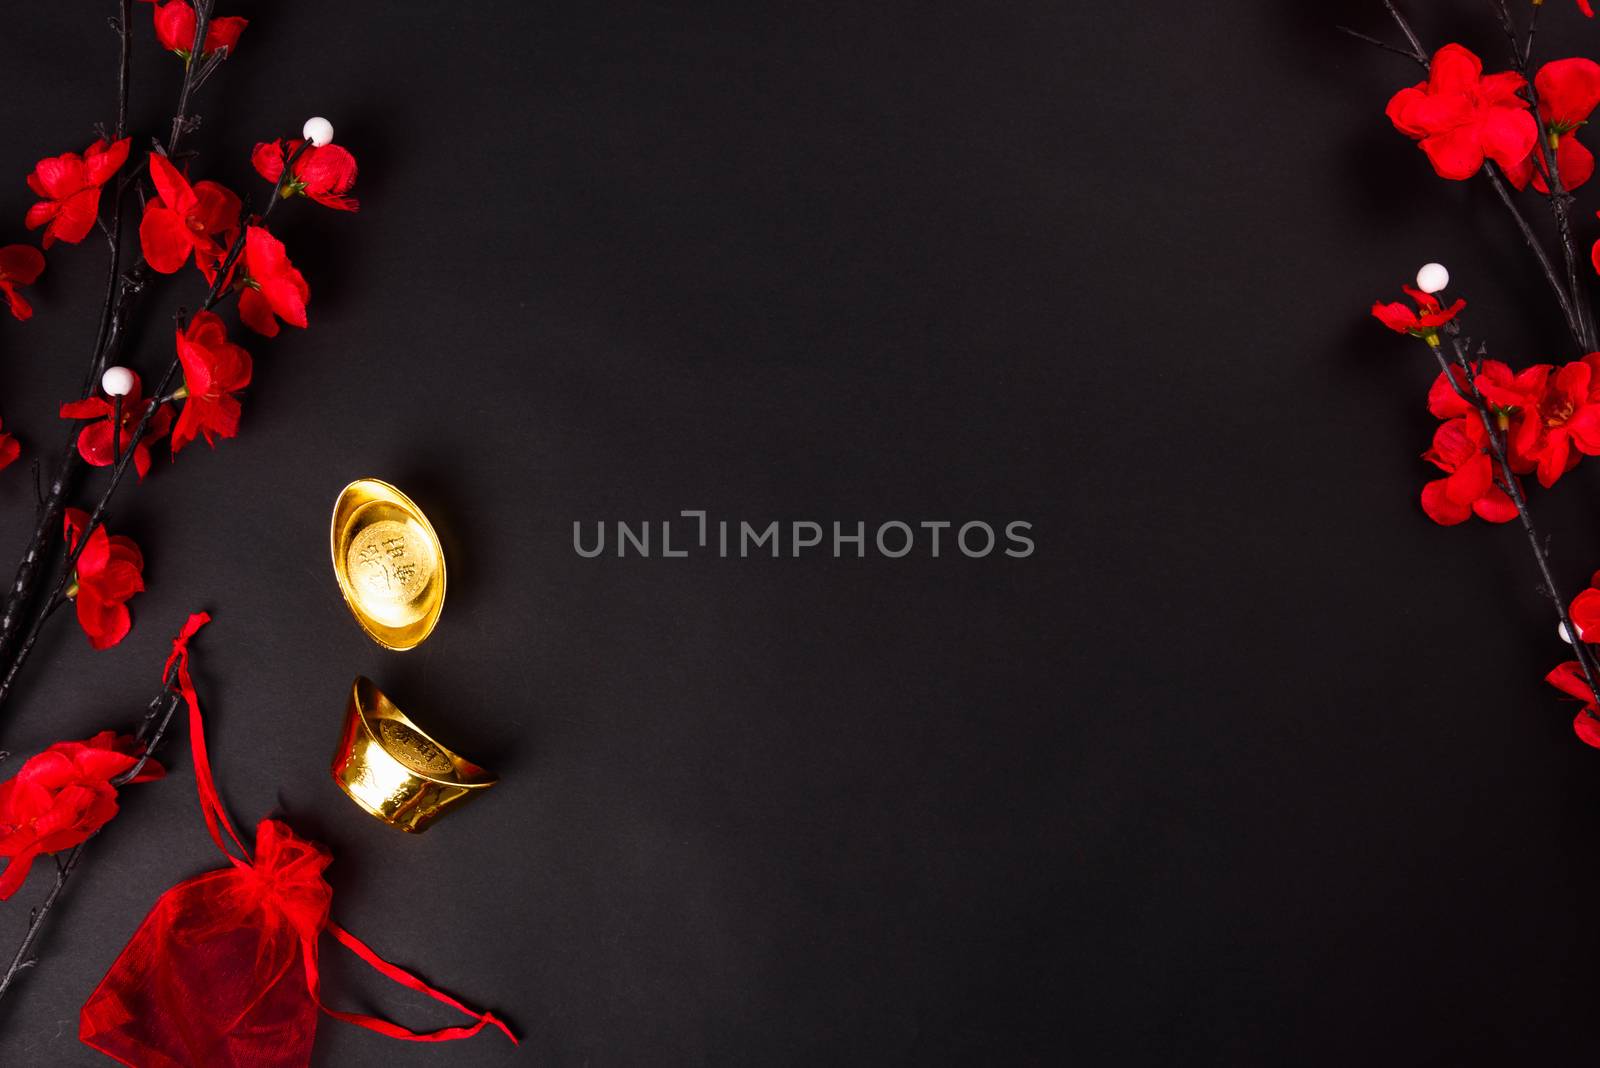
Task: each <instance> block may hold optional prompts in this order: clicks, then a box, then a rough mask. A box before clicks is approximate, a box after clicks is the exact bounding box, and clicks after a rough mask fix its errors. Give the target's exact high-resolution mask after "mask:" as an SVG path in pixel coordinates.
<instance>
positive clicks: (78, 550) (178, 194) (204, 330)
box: [0, 141, 353, 707]
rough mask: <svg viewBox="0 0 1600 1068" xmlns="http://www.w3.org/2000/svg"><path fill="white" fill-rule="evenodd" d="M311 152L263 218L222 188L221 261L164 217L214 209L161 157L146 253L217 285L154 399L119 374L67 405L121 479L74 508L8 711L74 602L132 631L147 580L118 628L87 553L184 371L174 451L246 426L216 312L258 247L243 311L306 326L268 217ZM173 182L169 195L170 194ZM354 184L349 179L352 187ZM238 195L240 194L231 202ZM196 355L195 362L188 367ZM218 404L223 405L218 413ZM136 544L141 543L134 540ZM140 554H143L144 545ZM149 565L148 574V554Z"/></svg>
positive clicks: (17, 658) (264, 324) (101, 640)
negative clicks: (196, 270) (105, 389)
mask: <svg viewBox="0 0 1600 1068" xmlns="http://www.w3.org/2000/svg"><path fill="white" fill-rule="evenodd" d="M262 147H264V146H257V153H256V154H257V155H259V154H260V149H261V148H262ZM330 147H335V146H330ZM311 151H313V146H312V144H311V142H309V141H302V142H299V143H298V144H296V145H295V147H294V148H293V149H292V150H288V151H287V153H286V154H285V155H284V156H283V159H282V165H281V167H280V168H279V170H278V177H277V180H276V182H275V183H274V185H273V191H272V197H271V199H270V200H269V201H268V203H267V206H266V208H265V209H264V210H263V211H262V213H261V215H260V217H259V219H257V220H256V221H255V222H251V221H250V216H249V213H248V210H247V209H246V208H244V207H243V206H242V205H240V204H239V201H238V198H237V197H233V195H232V194H231V193H228V192H227V191H226V190H223V189H222V188H221V187H220V186H218V187H216V188H217V190H218V192H217V193H216V194H215V195H214V199H220V200H221V201H222V202H223V203H224V204H225V205H232V206H235V207H236V210H237V214H236V216H235V218H236V220H237V226H236V229H237V236H236V237H235V238H234V240H233V242H232V244H231V245H230V246H229V247H228V250H227V252H226V253H223V254H220V258H215V257H216V256H217V253H215V252H208V251H207V250H206V249H205V248H203V247H201V246H198V245H193V244H192V242H193V240H194V235H196V234H202V235H203V234H204V233H205V226H204V225H203V224H200V223H197V222H196V221H195V219H196V216H194V215H190V216H188V217H185V218H183V219H181V220H175V221H173V222H172V223H170V224H168V223H165V222H162V221H161V220H162V218H163V213H168V212H171V213H174V214H177V213H178V212H179V209H176V208H174V207H172V206H171V205H173V204H176V205H191V204H193V205H195V206H194V207H193V208H192V209H191V210H192V211H193V212H205V211H209V209H207V208H205V207H202V206H200V205H202V203H203V201H202V198H201V197H200V196H198V195H197V194H196V192H195V191H194V190H191V189H189V188H188V186H187V183H185V182H184V180H183V179H182V177H181V176H180V175H178V174H177V171H176V169H175V168H172V167H171V164H170V163H168V162H167V161H166V160H165V159H164V158H162V157H160V156H152V157H151V171H152V174H153V175H156V176H157V177H156V179H155V180H156V185H157V190H158V193H160V195H161V198H162V199H161V200H159V201H151V202H150V203H149V204H147V205H146V211H145V219H146V222H145V223H143V224H141V226H140V236H141V239H142V240H145V242H146V247H145V258H146V260H147V261H148V262H149V263H150V264H151V266H153V267H155V268H156V269H157V270H161V271H162V273H173V272H176V271H177V270H179V269H181V268H182V267H183V266H184V264H185V263H186V262H187V261H188V259H189V257H190V255H191V254H192V255H193V257H194V260H195V263H196V265H197V266H198V267H200V269H201V270H202V272H208V273H209V274H210V276H211V278H212V281H211V286H210V288H209V290H208V291H207V293H206V296H205V299H204V300H203V301H202V303H201V306H200V311H198V312H196V313H195V315H194V317H193V319H191V320H189V321H188V322H187V324H185V323H184V322H183V321H182V319H181V318H180V321H179V326H178V332H177V355H176V356H174V357H173V359H172V362H171V363H170V364H169V365H168V366H167V369H166V372H165V373H164V374H163V375H162V376H161V380H160V382H159V384H158V385H157V386H156V388H155V390H154V393H153V395H152V396H151V397H150V398H148V399H146V398H144V397H143V396H142V395H141V390H140V383H139V379H138V377H137V376H135V375H132V374H131V373H130V375H129V378H128V379H126V380H122V379H118V380H117V381H116V382H115V383H114V387H115V388H117V389H118V390H119V391H118V392H116V393H115V395H114V396H113V397H112V398H111V402H108V401H103V400H99V399H98V398H91V399H89V400H85V401H80V402H77V403H75V404H70V405H64V406H63V408H62V414H63V415H64V416H68V417H70V418H74V419H79V418H83V417H85V416H91V417H92V416H103V417H104V421H96V422H91V423H90V424H89V425H88V426H86V427H85V428H84V430H83V431H82V432H81V433H80V436H79V445H78V449H79V452H80V453H83V454H84V455H85V459H88V460H89V462H90V463H100V462H101V461H104V462H109V463H110V465H111V468H112V471H111V478H110V480H109V482H108V483H107V484H106V487H105V489H104V491H103V492H102V493H101V495H100V498H99V500H97V501H96V502H95V505H94V509H93V510H92V511H91V512H89V513H88V514H87V515H84V514H83V513H78V515H79V516H81V517H82V518H81V520H79V521H78V523H77V525H76V529H74V521H73V516H72V514H71V513H70V512H69V514H68V540H67V555H66V559H65V560H64V561H63V563H62V565H61V569H60V574H59V577H58V578H57V580H56V585H55V587H54V589H52V590H51V592H50V593H49V595H48V596H47V597H46V599H45V602H44V606H43V608H42V610H41V611H39V612H38V613H37V614H36V615H35V616H34V619H33V622H32V624H31V625H30V626H29V628H28V630H27V631H26V633H25V634H24V636H23V639H22V643H21V645H19V646H18V647H17V650H16V653H15V655H14V657H13V659H12V661H11V663H10V665H9V667H7V669H6V671H5V674H4V675H3V676H0V707H3V706H4V704H5V702H6V700H7V698H9V697H10V695H11V691H12V686H13V685H14V683H15V682H16V678H17V675H18V673H19V672H20V671H21V670H22V665H23V664H24V663H25V662H26V661H27V660H28V656H29V654H30V653H31V652H32V651H33V647H34V643H35V642H36V641H37V640H38V638H39V635H40V633H41V632H42V631H43V629H44V626H45V623H46V622H47V621H48V620H49V619H50V617H51V616H52V615H53V614H54V613H55V611H56V609H57V608H59V607H61V605H62V604H63V603H65V602H66V601H67V600H68V599H74V598H75V599H77V600H78V603H79V622H80V624H82V626H83V629H84V631H85V633H87V634H88V635H89V639H90V642H91V644H93V645H94V646H95V647H96V648H109V647H110V646H111V645H115V644H116V643H117V642H119V641H121V640H122V638H123V637H124V636H125V635H126V634H127V631H128V626H129V623H128V620H127V609H126V608H125V607H123V606H124V604H125V602H126V600H127V599H128V598H129V597H131V596H132V595H133V594H134V593H137V592H139V591H140V590H142V589H143V588H144V587H143V583H142V581H141V582H139V583H138V584H137V586H134V585H133V584H132V583H125V584H122V585H120V586H119V587H118V589H119V590H120V591H125V592H123V593H122V596H121V598H120V599H119V600H117V601H116V608H117V609H118V610H119V613H118V614H117V615H116V616H115V617H114V620H115V622H114V623H113V624H111V625H109V626H108V625H107V624H106V623H105V622H104V619H103V616H102V615H101V614H99V613H94V614H89V615H86V614H85V612H84V610H83V606H84V597H85V596H86V591H87V590H88V588H89V587H87V585H86V576H90V575H93V574H94V572H93V571H91V570H90V567H91V565H93V564H95V563H97V561H98V555H97V556H96V557H95V558H93V559H89V560H86V559H85V557H86V556H87V550H88V549H89V548H90V546H92V545H93V544H94V539H95V538H96V536H100V537H103V536H104V533H105V532H104V528H103V526H102V524H103V522H104V519H105V514H106V510H107V508H108V507H109V506H110V504H111V500H112V498H113V497H114V496H115V495H116V492H117V489H118V488H119V487H120V486H121V485H122V479H123V475H124V474H125V473H126V471H127V468H128V466H129V464H130V462H131V463H132V465H133V466H134V468H135V469H137V470H138V471H139V475H140V477H141V478H142V477H143V476H144V474H145V472H146V471H147V470H148V469H149V465H150V459H149V440H151V439H159V438H161V437H163V436H165V435H166V434H167V431H168V429H169V428H170V426H171V423H172V419H171V410H170V408H169V407H168V406H167V405H168V401H169V399H171V397H170V396H169V392H168V391H169V390H170V389H171V388H172V384H173V382H174V380H175V379H176V377H177V375H178V373H179V372H180V371H184V372H185V376H186V384H185V386H184V387H183V394H184V396H183V397H182V398H180V399H183V400H184V401H185V404H184V408H183V411H182V413H181V414H180V415H179V418H178V425H177V430H176V431H175V432H174V434H173V442H172V447H173V450H174V453H176V452H177V450H179V449H181V448H182V447H183V445H185V444H187V443H188V442H190V441H193V440H194V438H195V435H196V433H197V432H198V433H203V434H204V435H205V437H206V439H207V441H208V442H209V441H211V440H212V439H213V437H214V436H223V437H231V436H233V433H235V432H236V431H237V427H238V400H237V398H236V397H235V395H234V393H235V391H236V390H238V389H241V388H243V387H244V386H245V385H247V384H248V383H249V380H250V367H251V361H250V356H249V354H248V353H246V352H245V351H244V349H242V348H240V347H239V346H237V345H233V344H231V343H229V342H228V341H227V340H226V333H225V328H224V327H223V325H222V321H221V320H220V319H219V318H218V317H217V316H216V315H215V314H213V313H212V311H211V309H212V308H214V307H215V306H216V305H217V304H218V303H219V302H220V301H221V300H222V298H223V297H224V296H225V295H227V294H228V293H229V292H231V291H232V290H234V289H235V288H236V287H238V286H240V285H244V283H242V282H241V281H240V280H239V279H238V278H237V277H236V275H237V267H238V265H239V261H240V257H241V255H242V254H246V253H248V256H249V258H248V259H247V261H246V262H247V269H248V272H249V276H250V277H251V279H252V281H255V280H256V279H259V280H260V281H256V282H255V284H256V285H257V286H258V287H259V288H256V289H251V288H249V287H248V286H246V287H245V288H244V289H243V290H242V291H241V293H240V308H239V314H240V317H241V318H243V319H244V320H245V321H246V322H247V323H252V325H253V326H254V328H255V329H256V330H257V332H259V333H262V334H269V333H270V334H276V333H277V330H278V327H277V322H276V319H275V318H274V315H275V313H281V314H283V315H284V317H285V318H286V319H288V320H289V321H291V322H295V321H296V320H298V321H297V322H296V325H299V326H304V325H305V299H306V296H307V295H308V293H309V291H308V290H307V289H306V287H305V282H304V279H302V278H300V275H299V272H298V271H295V270H294V269H293V267H292V265H290V264H289V262H288V258H287V256H286V255H285V254H284V252H283V245H282V243H281V242H278V241H277V239H276V238H273V237H272V236H271V234H270V233H268V232H267V230H266V229H265V223H266V221H267V219H268V217H269V216H270V215H271V214H272V209H273V208H274V207H276V206H277V205H278V203H279V202H280V201H282V200H284V199H286V198H287V197H289V196H294V195H295V194H296V192H297V191H296V190H295V189H294V188H293V186H294V184H295V182H296V179H297V176H299V177H301V178H304V177H305V169H304V168H302V167H300V164H301V162H302V160H303V159H304V158H306V157H307V154H308V153H309V152H311ZM340 151H341V152H343V151H344V150H343V149H340ZM346 155H348V154H347V153H346ZM201 184H202V185H204V184H205V183H201ZM299 184H300V190H299V191H300V192H305V191H306V189H307V186H306V183H305V182H304V181H301V182H300V183H299ZM163 188H165V189H166V190H167V192H165V193H161V192H160V191H161V190H162V189H163ZM347 190H348V185H346V186H345V190H344V191H347ZM322 191H324V192H325V190H322ZM224 194H225V195H224ZM307 195H309V193H307ZM169 198H170V199H169ZM228 198H232V199H231V201H230V200H229V199H228ZM352 203H353V201H352ZM350 210H353V209H350ZM152 220H154V221H155V223H156V224H155V225H154V226H151V225H149V224H150V223H151V221H152ZM169 226H170V227H171V228H172V229H175V230H177V231H178V233H180V234H181V238H180V240H182V241H183V242H185V247H183V248H182V249H178V248H176V247H175V246H174V244H173V243H172V242H171V241H170V240H169V239H168V237H167V236H160V237H149V238H146V236H145V235H146V231H147V228H148V231H149V233H151V234H162V233H163V232H165V234H168V235H170V234H171V233H172V229H168V227H169ZM197 226H198V229H196V227H197ZM258 261H259V263H258ZM285 275H287V276H288V277H285ZM269 286H271V287H281V290H282V295H281V298H280V297H278V288H273V289H271V290H269V294H270V295H264V296H256V295H255V294H258V293H260V292H261V290H263V289H267V288H268V287H269ZM283 302H287V304H285V303H283ZM186 357H188V360H189V366H187V367H186V366H185V358H186ZM113 370H115V369H113ZM191 372H195V373H191ZM108 374H109V372H108ZM189 381H204V382H206V383H207V385H205V386H201V387H198V388H197V389H194V390H191V389H189V386H188V382H189ZM208 406H210V408H211V409H214V410H208ZM125 420H128V421H132V422H133V425H132V429H131V430H127V429H125V428H124V421H125ZM101 431H103V433H102V432H101ZM86 441H87V442H88V443H87V444H85V442H86ZM101 465H103V463H102V464H101ZM124 540H126V539H124ZM129 544H130V545H131V542H129ZM134 552H137V548H136V547H135V549H134ZM140 567H141V570H142V559H141V564H140Z"/></svg>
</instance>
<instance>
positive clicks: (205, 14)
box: [0, 0, 222, 701]
mask: <svg viewBox="0 0 1600 1068" xmlns="http://www.w3.org/2000/svg"><path fill="white" fill-rule="evenodd" d="M213 4H214V0H201V2H200V3H198V4H197V5H196V10H195V36H194V41H193V45H192V48H191V51H190V57H191V59H190V61H189V62H187V63H185V65H184V73H183V82H182V84H181V86H180V88H179V91H178V105H177V109H176V112H175V114H174V116H173V120H172V132H171V134H170V136H169V137H168V140H167V144H166V145H165V150H166V153H167V155H168V156H169V157H170V156H173V155H175V154H176V153H177V151H178V147H179V145H180V143H181V140H182V137H183V135H184V133H185V132H187V131H188V130H190V129H192V128H193V127H194V126H195V125H197V124H198V119H196V118H194V117H192V116H190V115H189V114H188V109H189V103H190V98H191V96H192V94H193V93H194V91H195V90H196V89H197V88H198V87H199V84H200V82H201V81H202V80H203V79H204V77H206V76H209V75H210V73H211V71H212V70H214V69H215V62H218V61H220V60H216V59H215V57H214V59H213V62H210V63H200V64H197V63H195V62H194V57H201V56H202V52H203V48H204V43H205V35H206V32H207V28H208V27H209V25H210V21H211V11H212V7H213ZM118 6H119V12H120V14H119V17H118V19H117V22H116V28H117V32H118V35H119V38H120V51H119V63H118V77H117V119H116V127H115V132H116V133H117V135H118V139H120V138H121V137H122V136H123V135H125V134H126V132H127V125H128V94H129V88H130V82H131V65H132V48H133V36H132V26H131V20H132V0H118ZM221 54H222V53H219V55H221ZM138 174H139V171H138V170H137V169H135V170H133V171H131V172H130V173H128V174H126V175H123V176H122V177H120V178H119V179H118V181H117V185H116V188H115V190H114V192H113V197H112V207H111V220H112V221H111V223H110V225H109V227H108V228H107V229H108V234H107V237H108V240H109V241H110V244H111V249H110V269H109V271H108V273H107V281H106V300H105V305H104V307H103V309H102V312H101V318H100V328H99V331H98V333H97V335H96V338H95V345H94V351H93V353H92V355H91V357H90V360H89V366H88V371H87V373H86V374H85V376H84V383H83V388H82V390H81V393H80V395H81V396H83V397H88V396H90V395H91V394H92V393H93V391H94V389H95V386H96V385H97V384H98V383H99V381H100V376H101V374H102V373H103V372H104V370H105V368H106V367H107V366H108V365H109V363H110V361H111V360H112V358H113V357H114V355H115V354H116V353H117V352H118V351H119V350H120V348H121V345H122V343H123V341H124V340H125V338H126V336H127V335H126V327H127V320H128V317H129V315H130V314H131V313H132V306H133V303H134V298H136V297H137V296H139V294H141V293H142V292H143V291H144V288H145V285H146V274H145V270H144V264H143V262H142V260H141V262H139V263H137V264H135V265H134V266H133V267H132V268H130V269H129V270H128V271H127V272H122V271H121V255H122V218H123V215H122V213H123V205H124V201H125V199H126V194H127V192H128V190H129V189H130V188H131V187H132V186H133V184H134V183H135V181H136V179H137V177H138ZM119 425H120V424H119ZM78 433H79V427H78V425H77V424H76V423H74V424H72V425H71V426H70V427H69V429H68V435H67V439H66V442H65V444H64V445H63V446H62V451H61V460H60V462H59V463H58V464H57V466H56V471H55V476H54V477H53V478H52V479H51V481H50V491H49V493H48V494H47V495H46V496H45V498H44V502H43V504H42V506H41V507H40V509H39V514H38V518H37V521H36V522H35V524H34V530H33V536H32V537H31V538H30V539H29V542H28V545H27V547H26V548H25V549H24V550H23V555H22V559H21V561H20V562H19V563H18V566H17V571H16V575H15V578H14V579H13V581H12V585H11V591H10V593H9V594H8V595H7V597H6V599H5V605H4V608H3V610H0V661H4V660H6V658H7V657H8V655H9V654H10V653H11V650H12V647H13V645H14V644H15V642H16V641H17V638H18V636H19V633H20V631H21V627H22V624H23V619H24V616H25V615H26V614H27V610H28V608H29V607H30V606H31V605H33V604H34V594H35V590H36V587H37V585H38V582H39V579H40V578H41V576H42V570H43V566H44V564H45V561H46V559H47V558H48V556H49V552H48V550H49V547H50V546H51V545H52V544H53V540H54V538H55V537H56V533H57V531H58V530H59V528H60V525H61V516H62V512H63V509H64V508H65V506H66V497H67V492H68V490H69V488H70V487H71V485H72V483H73V481H74V479H75V477H76V476H77V474H78V472H79V470H80V468H81V465H82V463H83V461H82V458H81V457H80V455H79V453H78V450H77V448H76V447H75V442H76V440H77V436H78ZM119 438H120V431H116V432H114V433H113V440H114V441H116V440H118V439H119ZM52 610H53V605H52V604H51V603H50V602H49V601H47V602H46V603H45V604H43V605H39V606H37V608H36V611H37V613H38V616H37V617H36V618H42V617H43V616H44V615H48V614H49V613H50V612H51V611H52ZM25 658H26V653H24V652H19V653H18V654H17V656H16V657H15V660H14V663H13V668H12V670H11V671H10V672H9V673H8V675H7V678H8V679H9V678H10V677H11V675H14V674H15V668H16V666H17V664H18V663H19V662H20V660H22V659H25ZM5 689H6V690H8V689H9V686H8V687H6V688H5ZM4 692H5V690H0V701H3V700H4Z"/></svg>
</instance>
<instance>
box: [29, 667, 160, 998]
mask: <svg viewBox="0 0 1600 1068" xmlns="http://www.w3.org/2000/svg"><path fill="white" fill-rule="evenodd" d="M176 686H177V666H176V665H174V666H173V668H172V670H171V671H169V672H168V674H167V677H166V680H165V682H164V684H163V686H162V689H161V692H160V693H158V694H157V695H156V696H155V697H153V698H152V699H151V701H150V704H149V706H148V707H147V708H146V709H145V714H144V718H143V719H142V720H141V721H140V723H139V728H138V731H137V733H136V734H135V735H134V736H133V737H131V738H130V737H128V736H126V735H123V736H118V735H116V734H114V733H113V732H111V731H102V732H101V733H100V734H97V735H95V737H93V738H90V739H88V740H87V741H83V742H63V743H57V744H56V745H53V746H51V747H50V748H49V749H48V750H46V751H45V752H44V753H41V754H40V755H39V756H36V757H33V758H32V759H31V760H29V761H28V762H27V763H26V764H24V765H23V766H22V769H21V770H20V771H19V772H18V773H17V774H16V775H15V776H13V777H12V778H11V779H9V780H7V781H6V782H3V783H0V841H4V843H5V854H4V855H6V856H9V857H11V858H12V859H11V860H10V861H9V863H8V866H7V867H6V870H5V872H4V873H0V884H4V885H0V900H3V899H5V898H8V897H10V896H11V895H12V894H13V893H15V892H16V888H17V887H18V886H20V885H21V883H22V880H23V879H24V878H25V877H26V876H27V866H29V865H31V864H32V862H33V858H34V856H36V855H40V854H55V865H56V871H55V880H54V882H53V883H52V884H51V887H50V891H49V893H48V894H46V895H45V898H44V900H43V901H42V902H40V903H39V904H38V905H37V906H35V907H34V908H33V909H32V910H31V911H30V912H29V916H28V930H27V932H26V933H25V934H24V935H23V937H22V942H21V943H20V944H19V945H18V946H17V949H16V952H15V953H14V954H13V955H12V957H11V962H10V964H9V965H8V966H7V967H6V970H5V972H4V973H0V998H3V997H5V995H6V992H7V991H9V990H10V989H11V987H12V985H13V984H14V983H15V982H16V981H17V978H18V977H19V976H21V974H22V973H23V972H24V971H26V970H27V969H29V968H32V967H33V966H34V965H35V964H37V963H38V961H39V958H38V956H37V953H38V945H39V939H40V937H41V936H42V935H43V933H44V925H45V920H46V919H47V918H48V917H49V915H50V910H51V909H53V908H54V907H55V906H56V903H57V902H58V901H60V899H61V895H62V893H63V892H64V891H65V890H66V888H67V880H69V879H70V878H72V873H73V872H74V871H76V870H77V868H78V865H79V863H81V862H82V860H83V856H84V851H85V850H86V849H87V848H88V846H89V843H90V841H92V840H93V839H94V837H95V836H96V835H97V834H99V833H100V831H101V830H102V829H104V827H105V825H106V824H107V823H108V822H110V820H111V818H112V817H113V816H115V815H116V812H117V803H116V797H117V793H118V791H120V790H121V789H122V788H123V787H124V786H127V785H129V784H131V783H139V782H149V781H150V780H152V779H157V778H160V777H161V775H162V774H163V771H162V768H161V765H160V764H157V763H155V761H154V760H153V759H152V757H153V754H154V753H155V751H156V750H157V749H159V748H160V747H161V743H162V742H163V741H164V740H165V739H166V736H167V731H168V728H169V727H170V726H171V725H172V717H173V714H174V713H175V712H176V711H177V710H178V706H179V705H180V704H182V703H183V694H182V693H181V692H179V690H178V689H177V688H176ZM25 779H26V780H27V781H28V782H29V784H30V786H31V787H33V788H32V789H29V790H27V791H23V790H19V789H17V784H18V783H19V782H20V781H23V780H25ZM86 799H87V803H85V802H86ZM41 826H48V827H49V830H48V831H44V832H41V831H40V827H41ZM63 850H65V851H66V852H65V853H64V854H63V852H62V851H63ZM24 858H26V859H24ZM19 865H21V868H20V870H19Z"/></svg>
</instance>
